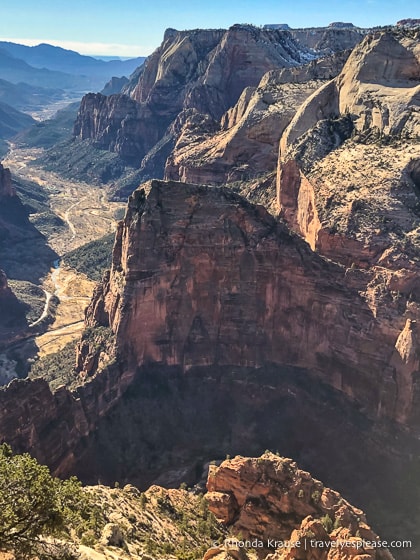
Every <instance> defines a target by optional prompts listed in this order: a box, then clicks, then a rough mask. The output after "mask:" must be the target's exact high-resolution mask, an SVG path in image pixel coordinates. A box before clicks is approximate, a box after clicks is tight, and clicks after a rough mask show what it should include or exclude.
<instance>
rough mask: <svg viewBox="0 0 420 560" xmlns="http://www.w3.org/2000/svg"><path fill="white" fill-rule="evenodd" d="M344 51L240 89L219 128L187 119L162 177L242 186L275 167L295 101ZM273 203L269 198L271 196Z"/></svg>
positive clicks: (338, 64) (329, 72)
mask: <svg viewBox="0 0 420 560" xmlns="http://www.w3.org/2000/svg"><path fill="white" fill-rule="evenodd" d="M348 55H349V52H345V53H340V54H337V55H334V56H331V57H327V58H322V59H317V60H314V61H312V62H310V63H308V64H304V65H300V66H297V67H292V68H283V69H281V70H271V71H270V72H268V73H266V74H265V75H264V76H263V77H262V79H261V81H260V83H259V84H258V87H257V88H253V87H247V88H245V89H244V90H243V92H242V94H241V96H240V97H239V99H238V101H237V103H236V104H235V105H234V106H233V107H232V108H230V109H229V110H228V111H227V112H226V113H225V114H224V115H223V116H222V118H221V121H220V130H217V131H216V132H214V130H208V129H206V128H205V127H204V126H203V125H202V123H201V122H195V121H194V119H193V118H191V117H190V118H189V119H188V120H187V121H186V122H185V124H184V125H183V127H182V129H181V131H180V133H179V134H178V139H177V141H176V144H175V146H174V148H173V150H172V152H171V154H170V156H169V157H168V159H167V161H166V167H165V178H166V179H173V180H181V181H185V182H194V183H201V184H210V185H222V184H225V183H234V182H237V183H238V184H240V185H242V184H244V183H246V182H247V181H249V180H250V179H253V178H257V177H259V176H261V175H266V174H267V172H272V171H274V170H275V168H276V162H277V155H278V143H279V140H280V138H281V135H282V133H283V131H284V130H285V128H286V126H287V125H288V124H289V123H290V121H291V120H292V118H293V117H294V115H295V113H296V111H297V109H298V108H299V107H300V105H301V104H302V103H303V102H304V101H305V100H306V99H307V98H308V97H309V96H310V94H311V93H313V92H314V91H316V90H317V89H318V88H319V87H320V85H321V84H323V83H324V82H325V81H326V80H330V79H331V78H332V77H334V76H336V75H337V74H339V72H340V71H341V69H342V67H343V65H344V63H345V61H346V59H347V56H348ZM273 202H274V200H273Z"/></svg>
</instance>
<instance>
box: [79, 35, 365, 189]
mask: <svg viewBox="0 0 420 560" xmlns="http://www.w3.org/2000/svg"><path fill="white" fill-rule="evenodd" d="M349 33H350V35H351V36H352V38H351V39H349V37H348V35H349ZM322 34H323V36H324V35H325V36H326V37H330V36H331V37H332V35H334V37H335V40H334V41H332V42H329V41H328V40H326V43H325V45H327V43H328V45H329V46H326V47H325V48H324V47H323V48H322V49H321V50H319V51H318V50H316V49H315V50H313V49H312V47H309V46H307V45H306V43H308V41H307V40H305V39H304V38H301V40H300V41H297V40H296V39H295V38H294V36H293V35H292V34H291V33H290V32H289V31H286V30H269V29H260V28H256V27H253V26H251V25H234V26H232V27H231V28H229V29H228V30H224V29H216V30H192V31H177V30H173V29H169V30H167V31H166V33H165V37H164V40H163V42H162V44H161V46H160V47H159V48H158V49H157V50H156V51H155V52H154V53H153V54H152V55H150V57H149V58H148V59H147V61H146V62H145V64H144V66H143V67H142V68H141V70H139V72H136V73H134V75H133V77H132V79H131V81H130V82H129V83H128V84H127V85H126V86H125V87H124V89H123V92H124V93H123V94H117V95H115V96H114V95H112V96H110V97H105V96H103V95H101V94H88V96H85V97H84V98H83V100H82V103H81V105H80V110H79V113H78V116H77V120H76V123H75V127H74V136H75V137H76V138H77V139H80V140H90V141H92V142H93V143H94V144H95V145H96V146H97V147H98V148H100V149H105V150H109V151H112V152H115V153H117V154H118V155H119V156H121V157H122V158H123V160H125V161H126V162H128V163H129V164H131V165H133V166H134V167H136V168H141V170H142V176H143V177H144V178H145V179H147V178H152V177H163V170H164V166H165V161H166V158H167V157H168V156H169V154H170V152H171V150H172V148H173V146H174V144H175V142H176V141H177V139H178V136H179V125H177V123H176V121H177V119H179V120H180V121H181V122H182V123H185V121H188V119H189V116H188V115H190V114H191V111H193V112H194V113H197V114H198V115H204V116H206V118H207V119H210V120H212V121H213V127H214V126H216V127H218V121H219V120H220V118H221V117H222V115H223V114H224V113H225V112H226V111H227V110H228V109H230V108H231V107H233V106H234V105H235V103H236V102H237V101H238V99H239V97H240V96H241V94H242V92H243V90H244V89H245V88H246V87H256V86H257V85H258V83H259V81H260V79H261V78H262V76H263V75H264V74H265V73H266V72H267V71H270V70H274V69H280V68H289V67H294V66H299V65H302V64H305V63H307V62H309V61H311V60H314V59H316V58H319V57H321V56H323V55H325V54H331V53H332V52H336V51H342V50H345V49H347V48H349V46H353V45H354V44H356V43H357V41H359V40H360V39H361V36H362V35H361V34H360V32H359V31H354V32H353V31H348V30H331V29H330V30H323V32H322ZM341 36H342V44H341V39H340V37H341ZM321 42H322V41H321ZM184 113H186V114H185V115H184ZM195 120H196V122H195V125H196V126H195V128H196V129H197V133H200V127H199V126H197V124H198V123H197V119H195ZM205 130H206V129H204V132H205ZM201 133H203V130H201ZM81 149H82V148H81Z"/></svg>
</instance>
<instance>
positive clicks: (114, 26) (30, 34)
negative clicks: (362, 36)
mask: <svg viewBox="0 0 420 560" xmlns="http://www.w3.org/2000/svg"><path fill="white" fill-rule="evenodd" d="M419 12H420V9H419V2H418V0H382V1H381V0H329V1H325V0H323V1H318V2H312V1H310V0H288V1H287V2H286V1H285V0H265V1H264V0H259V1H257V0H213V1H204V2H203V1H199V0H184V1H182V2H181V1H179V0H148V1H143V0H137V1H136V0H36V2H35V1H34V0H16V1H15V2H13V1H12V2H4V5H3V6H2V8H1V15H0V25H1V27H0V39H1V40H10V41H13V42H18V43H24V44H30V45H36V44H38V43H41V42H45V43H51V44H55V45H59V46H62V47H64V48H68V49H73V50H76V51H78V52H81V53H83V54H103V55H108V54H112V55H121V56H144V55H148V54H150V53H151V52H152V51H153V50H154V49H155V48H156V47H157V46H158V45H159V44H160V42H161V40H162V36H163V32H164V30H165V29H166V28H167V27H174V28H176V29H193V28H203V27H204V28H209V27H213V28H214V27H222V28H226V27H229V26H230V25H233V24H234V23H252V24H255V25H263V24H265V23H288V24H289V25H290V26H291V27H310V26H323V25H328V24H329V23H330V22H332V21H349V22H352V23H354V24H355V25H359V26H360V27H369V26H374V25H386V24H389V23H395V22H396V21H398V20H399V19H403V18H408V17H412V18H415V17H420V13H419Z"/></svg>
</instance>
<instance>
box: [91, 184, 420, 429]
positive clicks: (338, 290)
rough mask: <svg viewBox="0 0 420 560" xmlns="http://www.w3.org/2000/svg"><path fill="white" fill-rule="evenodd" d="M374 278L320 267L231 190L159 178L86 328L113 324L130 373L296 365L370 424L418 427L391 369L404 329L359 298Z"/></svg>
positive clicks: (127, 224)
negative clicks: (359, 409) (154, 367)
mask: <svg viewBox="0 0 420 560" xmlns="http://www.w3.org/2000/svg"><path fill="white" fill-rule="evenodd" d="M370 279H371V278H370V276H369V275H365V274H363V273H362V272H358V271H354V272H348V273H346V272H345V269H343V268H341V267H339V266H336V265H334V264H332V263H328V262H326V261H324V260H323V259H322V258H320V257H318V256H317V255H316V254H314V253H312V251H311V250H310V249H309V247H308V246H307V245H306V244H305V243H304V242H302V241H301V240H300V239H299V238H297V237H295V236H293V235H292V234H290V233H289V232H288V231H287V229H286V228H285V227H284V226H283V225H281V224H279V223H278V222H276V221H275V220H274V218H272V217H271V216H270V215H269V214H268V213H267V212H266V211H265V210H264V209H263V208H262V207H258V206H257V207H255V206H252V205H250V204H248V203H247V202H245V201H244V199H242V198H241V197H239V196H237V195H235V194H233V193H232V192H231V191H229V190H228V189H217V188H212V187H197V186H192V185H187V184H182V183H174V182H172V183H171V182H170V183H166V184H165V183H162V182H158V181H153V182H151V183H149V184H148V185H147V186H146V187H145V189H140V190H137V191H136V192H135V193H134V194H133V196H132V197H131V199H130V201H129V208H128V211H127V214H126V217H125V220H124V222H123V223H122V224H121V226H120V229H119V231H118V234H117V241H116V245H115V248H114V256H113V267H112V270H111V274H110V277H109V280H107V281H106V282H105V283H103V284H102V286H101V287H100V288H99V289H98V290H97V292H96V295H95V296H94V298H93V300H92V303H91V305H90V306H89V308H88V311H87V317H86V321H87V325H89V326H95V325H97V324H99V325H106V326H108V325H109V326H110V327H111V329H112V330H113V332H114V333H115V335H116V344H117V348H118V350H119V352H120V353H121V355H122V356H124V359H125V360H126V361H127V363H128V367H129V368H132V369H133V370H134V369H135V368H136V367H139V366H143V365H146V364H149V363H162V364H164V365H170V366H172V365H176V366H180V367H181V368H182V369H183V370H184V371H186V372H187V371H188V370H189V368H191V367H193V366H200V365H203V366H211V365H217V366H229V365H234V366H243V367H261V366H264V365H265V364H267V363H277V364H280V365H288V366H298V367H302V368H306V369H308V370H310V371H312V372H313V374H314V375H316V376H318V377H320V378H321V379H322V380H324V381H325V382H326V383H329V384H330V385H332V386H333V387H335V388H337V389H339V390H341V391H343V392H344V393H345V394H346V395H347V396H348V397H349V398H350V399H352V400H354V401H356V402H358V403H359V404H360V405H361V406H363V407H364V408H366V410H367V411H369V415H370V416H372V417H373V418H375V417H388V418H392V419H399V420H401V419H402V418H403V419H404V421H408V422H409V423H410V422H414V423H417V422H418V419H417V414H416V412H415V407H414V406H413V403H414V402H416V400H417V398H418V397H417V396H416V390H415V385H414V383H412V384H411V386H410V387H411V389H410V391H408V393H409V396H408V393H407V390H405V391H404V392H405V394H406V398H405V399H401V394H402V393H401V388H402V385H404V386H405V384H406V383H407V375H406V374H405V373H402V370H403V369H404V371H405V366H404V367H403V366H402V364H401V367H400V366H398V365H396V362H392V365H391V361H392V360H391V356H392V354H393V352H394V346H395V344H396V341H397V337H398V331H389V330H387V328H385V329H382V328H381V324H380V323H379V322H378V321H377V320H376V319H375V315H374V313H373V312H372V309H371V308H370V306H369V302H368V301H366V299H363V298H362V297H361V296H360V295H359V290H361V289H362V288H365V287H366V284H367V283H368V282H369V280H370ZM413 367H414V366H413ZM82 369H83V367H82ZM411 369H412V371H413V372H414V370H415V367H414V369H413V368H411ZM400 370H401V375H400V373H399V372H400ZM410 371H411V370H410ZM403 379H404V380H405V381H403ZM400 381H401V387H399V382H400ZM407 399H408V400H407ZM400 408H402V409H404V414H403V415H402V416H401V415H400V413H399V409H400Z"/></svg>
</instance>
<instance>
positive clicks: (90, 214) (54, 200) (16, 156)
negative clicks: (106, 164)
mask: <svg viewBox="0 0 420 560" xmlns="http://www.w3.org/2000/svg"><path fill="white" fill-rule="evenodd" d="M41 152H42V150H40V149H21V148H19V147H17V146H14V145H11V148H10V151H9V153H8V154H7V156H6V158H5V159H4V160H3V164H4V166H5V167H8V168H9V169H10V171H11V173H12V176H13V177H14V178H15V179H17V180H19V179H24V180H29V181H32V182H35V183H37V184H38V185H39V186H40V187H41V188H42V189H43V190H44V191H45V192H46V193H48V196H49V201H50V208H51V210H52V212H53V213H54V214H56V215H57V216H58V217H59V218H61V220H63V222H64V223H65V226H66V227H63V228H59V230H58V231H55V232H54V231H52V232H51V231H45V232H42V233H44V234H45V235H46V237H47V239H48V244H49V246H50V247H51V248H52V249H53V250H54V251H55V252H56V253H57V254H58V255H60V257H61V256H63V255H65V254H66V253H68V252H69V251H72V250H74V249H77V248H78V247H80V246H81V245H84V244H86V243H88V242H90V241H93V240H96V239H98V238H100V237H102V236H103V235H106V234H107V233H110V232H112V231H114V230H115V227H116V223H117V219H118V218H119V217H120V216H121V215H122V211H123V208H124V204H122V203H118V202H109V201H108V200H107V193H106V191H105V190H104V189H102V188H100V187H97V186H93V185H89V184H88V183H83V182H76V181H70V180H66V179H64V178H62V177H60V176H58V175H56V174H54V173H51V172H48V171H45V170H43V169H41V168H39V167H37V166H35V165H34V164H33V162H34V160H35V159H36V158H37V157H38V156H39V155H40V153H41ZM51 265H52V266H51V271H50V273H49V274H48V275H47V277H46V278H45V279H44V281H43V284H42V288H43V290H44V294H45V297H46V298H47V301H48V302H51V301H52V296H55V297H56V298H58V305H57V308H56V310H55V319H54V322H53V323H52V324H50V325H49V327H48V330H47V332H45V333H43V334H41V335H40V336H37V337H36V338H35V342H36V345H37V346H38V348H39V355H40V356H42V355H45V354H50V353H53V352H56V351H57V350H59V349H60V348H62V347H63V346H65V345H66V344H67V343H68V342H69V341H71V340H74V339H75V338H77V337H78V336H79V335H80V333H81V331H82V329H83V318H84V309H85V307H86V306H87V305H88V303H89V301H90V297H91V295H92V291H93V288H94V285H95V283H94V282H93V281H92V280H90V279H89V278H87V277H86V276H85V275H84V274H81V273H80V272H77V271H75V270H73V269H71V268H68V267H67V266H66V267H63V266H60V264H59V262H55V263H51ZM46 307H47V308H48V306H47V305H46ZM47 312H48V309H45V308H44V309H43V312H42V315H40V316H39V318H38V319H37V320H35V321H34V322H33V323H32V324H34V323H37V322H38V321H40V320H41V318H43V317H45V314H46V313H47Z"/></svg>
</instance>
